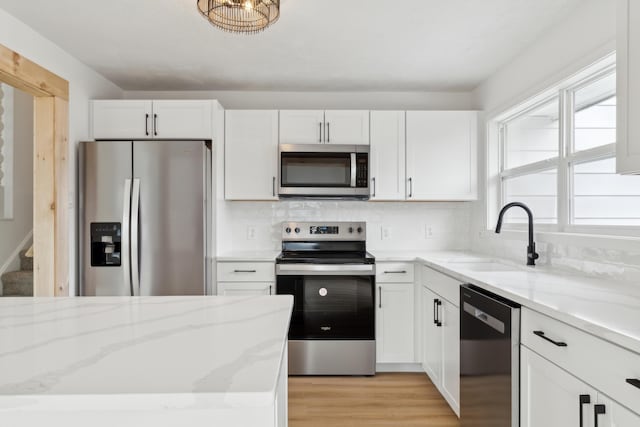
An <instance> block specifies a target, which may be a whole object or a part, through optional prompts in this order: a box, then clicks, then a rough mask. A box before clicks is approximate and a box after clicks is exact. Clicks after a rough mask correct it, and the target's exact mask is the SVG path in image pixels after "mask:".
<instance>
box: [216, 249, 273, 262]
mask: <svg viewBox="0 0 640 427" xmlns="http://www.w3.org/2000/svg"><path fill="white" fill-rule="evenodd" d="M278 255H280V251H279V250H278V251H276V250H272V251H237V252H228V253H223V254H220V255H218V256H217V257H216V261H219V262H275V261H276V257H277V256H278Z"/></svg>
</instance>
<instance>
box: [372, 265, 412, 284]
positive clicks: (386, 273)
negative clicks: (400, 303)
mask: <svg viewBox="0 0 640 427" xmlns="http://www.w3.org/2000/svg"><path fill="white" fill-rule="evenodd" d="M376 282H378V283H413V263H410V262H379V263H377V264H376Z"/></svg>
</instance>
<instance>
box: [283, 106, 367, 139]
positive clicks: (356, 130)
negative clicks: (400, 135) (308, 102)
mask: <svg viewBox="0 0 640 427" xmlns="http://www.w3.org/2000/svg"><path fill="white" fill-rule="evenodd" d="M280 143H281V144H369V111H361V110H327V111H323V110H281V111H280Z"/></svg>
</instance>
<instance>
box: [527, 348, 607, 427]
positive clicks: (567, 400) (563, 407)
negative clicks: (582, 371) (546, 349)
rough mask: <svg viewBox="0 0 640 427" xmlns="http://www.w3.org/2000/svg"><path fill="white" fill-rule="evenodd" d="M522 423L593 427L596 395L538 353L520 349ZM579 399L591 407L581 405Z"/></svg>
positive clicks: (530, 426)
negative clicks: (582, 399)
mask: <svg viewBox="0 0 640 427" xmlns="http://www.w3.org/2000/svg"><path fill="white" fill-rule="evenodd" d="M520 361H521V372H520V423H521V426H522V427H540V426H544V427H567V426H580V411H582V414H583V417H584V420H583V425H584V427H588V426H592V425H593V405H594V404H595V403H596V399H597V393H596V391H595V390H594V389H592V388H591V387H589V386H588V385H587V384H585V383H583V382H582V381H580V380H578V379H577V378H576V377H574V376H572V375H571V374H569V373H567V372H566V371H564V370H563V369H561V368H559V367H558V366H556V365H554V364H553V363H551V362H550V361H548V360H547V359H545V358H543V357H542V356H539V355H538V354H537V353H535V352H533V351H531V350H529V349H528V348H527V347H525V346H521V353H520ZM580 395H587V396H589V398H590V402H591V403H586V404H584V405H580Z"/></svg>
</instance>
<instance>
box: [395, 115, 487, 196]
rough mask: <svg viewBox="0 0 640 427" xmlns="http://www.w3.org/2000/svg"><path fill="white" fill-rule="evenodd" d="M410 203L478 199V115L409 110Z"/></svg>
mask: <svg viewBox="0 0 640 427" xmlns="http://www.w3.org/2000/svg"><path fill="white" fill-rule="evenodd" d="M406 126H407V129H406V132H407V200H426V201H446V200H454V201H455V200H462V201H464V200H475V199H476V198H477V113H476V112H475V111H407V124H406Z"/></svg>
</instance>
